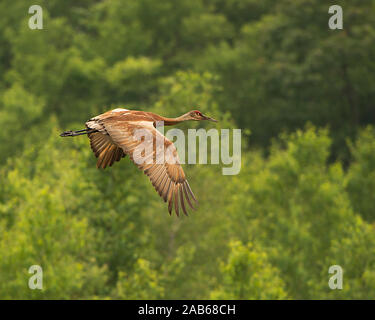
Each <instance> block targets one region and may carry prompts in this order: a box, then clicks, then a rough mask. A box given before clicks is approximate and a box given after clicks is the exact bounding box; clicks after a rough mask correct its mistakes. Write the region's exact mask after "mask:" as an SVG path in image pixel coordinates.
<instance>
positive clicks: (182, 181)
mask: <svg viewBox="0 0 375 320" xmlns="http://www.w3.org/2000/svg"><path fill="white" fill-rule="evenodd" d="M100 123H101V124H102V125H103V127H104V128H105V131H106V133H107V134H108V135H109V137H110V139H111V140H112V141H113V142H114V143H115V144H116V145H117V146H119V147H121V149H122V151H123V152H124V154H127V155H129V157H130V159H131V160H132V161H133V162H134V163H135V164H136V165H137V166H138V168H139V169H141V170H143V172H144V173H145V174H146V175H147V176H148V177H149V179H150V181H151V183H152V185H153V186H154V188H155V190H156V191H157V192H158V193H159V195H160V196H161V197H162V198H163V199H164V201H165V202H167V201H168V211H169V214H171V212H172V209H173V207H174V208H175V211H176V214H177V216H178V215H179V213H180V207H181V208H182V211H183V212H184V214H185V215H187V210H186V205H185V200H186V201H187V203H188V204H189V206H190V207H191V208H192V209H195V208H194V205H193V203H194V202H197V200H196V198H195V196H194V194H193V192H192V190H191V188H190V186H189V183H188V181H187V180H186V177H185V173H184V171H183V169H182V167H181V164H180V161H179V159H178V154H177V150H176V147H175V146H174V144H173V142H172V141H170V140H169V139H167V138H166V137H165V136H163V135H162V134H161V133H160V132H159V131H158V130H156V128H155V127H154V126H153V122H152V121H123V120H121V119H119V118H116V117H109V118H106V119H103V120H101V121H100ZM137 129H142V130H147V131H148V132H149V133H150V134H151V135H152V139H153V141H152V142H153V147H152V150H150V156H147V159H146V158H145V160H152V161H145V162H143V163H139V162H140V161H139V160H137V159H135V158H134V156H135V152H137V151H139V150H140V144H141V143H143V141H142V139H139V138H137V137H136V130H137ZM156 139H160V140H159V141H161V142H162V143H161V145H163V146H164V148H163V149H162V151H161V152H163V153H164V157H163V158H164V159H163V162H160V160H159V161H157V155H158V156H160V151H159V150H160V149H158V152H157V151H156V148H157V147H156V146H157V143H156ZM137 147H138V150H137ZM150 162H151V163H150Z"/></svg>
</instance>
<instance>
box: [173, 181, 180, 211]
mask: <svg viewBox="0 0 375 320" xmlns="http://www.w3.org/2000/svg"><path fill="white" fill-rule="evenodd" d="M173 193H174V210H175V211H176V214H177V217H179V216H180V209H179V203H178V184H176V185H175V186H174V190H173Z"/></svg>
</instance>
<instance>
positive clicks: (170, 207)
mask: <svg viewBox="0 0 375 320" xmlns="http://www.w3.org/2000/svg"><path fill="white" fill-rule="evenodd" d="M170 189H171V192H170V194H171V195H172V196H173V187H171V188H170ZM171 198H172V197H171ZM172 204H173V201H172V199H170V198H169V197H168V212H169V215H172Z"/></svg>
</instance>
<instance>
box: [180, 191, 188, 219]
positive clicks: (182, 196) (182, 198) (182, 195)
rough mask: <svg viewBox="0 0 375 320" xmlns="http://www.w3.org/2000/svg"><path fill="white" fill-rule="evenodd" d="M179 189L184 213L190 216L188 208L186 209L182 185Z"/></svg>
mask: <svg viewBox="0 0 375 320" xmlns="http://www.w3.org/2000/svg"><path fill="white" fill-rule="evenodd" d="M178 189H179V191H180V201H181V208H182V211H183V212H184V214H185V216H188V214H187V211H186V207H185V203H184V194H183V193H182V189H183V187H182V184H179V185H178Z"/></svg>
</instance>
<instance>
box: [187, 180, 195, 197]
mask: <svg viewBox="0 0 375 320" xmlns="http://www.w3.org/2000/svg"><path fill="white" fill-rule="evenodd" d="M186 186H187V189H188V191H189V193H190V194H191V196H192V198H193V199H194V201H195V202H198V201H197V199H196V198H195V196H194V193H193V191H191V188H190V185H189V182H188V181H187V180H186Z"/></svg>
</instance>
